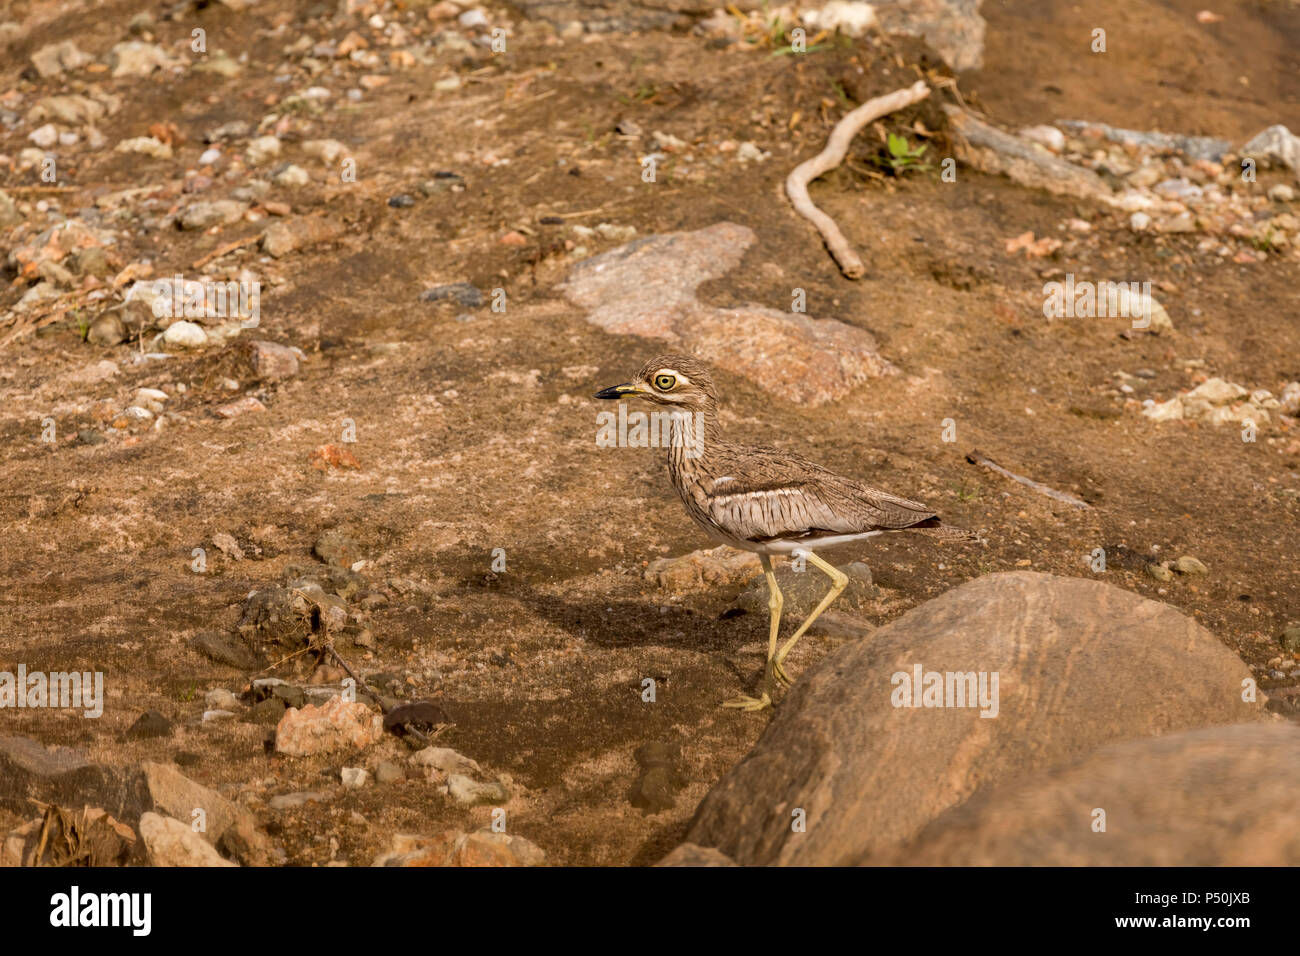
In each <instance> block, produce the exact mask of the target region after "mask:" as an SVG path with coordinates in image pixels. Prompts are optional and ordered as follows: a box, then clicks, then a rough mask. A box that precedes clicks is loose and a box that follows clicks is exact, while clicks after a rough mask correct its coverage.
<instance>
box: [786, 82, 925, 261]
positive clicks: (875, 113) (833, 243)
mask: <svg viewBox="0 0 1300 956" xmlns="http://www.w3.org/2000/svg"><path fill="white" fill-rule="evenodd" d="M929 95H930V87H928V86H926V84H925V81H924V80H917V81H916V82H915V83H913V84H912V85H911V86H909V87H907V88H906V89H902V90H896V91H895V92H893V93H889V94H887V95H885V96H877V97H876V98H875V99H872V100H867V102H865V103H863V104H862V105H861V106H859V107H858V108H857V109H855V110H853V111H852V112H850V113H847V114H845V116H844V118H843V119H841V120H840V121H839V122H838V123H836V124H835V128H834V129H833V130H831V135H830V136H829V137H828V138H827V140H826V148H825V149H823V150H822V151H821V152H820V153H818V154H817V155H816V156H814V157H813V158H812V159H808V160H804V161H803V162H802V163H800V164H799V165H798V166H796V167H795V168H794V170H793V171H792V172H791V173H790V175H789V176H787V177H786V179H785V191H786V195H788V196H789V197H790V203H791V205H793V206H794V209H795V212H797V213H799V215H801V216H803V217H804V218H805V219H807V220H809V221H810V222H811V223H812V224H813V225H814V226H816V227H817V231H818V232H820V233H821V234H822V238H823V239H824V240H826V248H828V249H829V250H830V253H831V255H832V256H833V257H834V258H835V262H836V263H837V264H838V265H839V267H840V271H841V272H843V273H844V275H845V276H846V277H848V278H850V279H860V278H862V276H863V275H864V274H865V273H866V271H867V268H866V266H864V265H863V264H862V260H861V259H859V258H858V256H857V253H855V252H854V251H853V247H852V246H850V245H849V241H848V240H847V239H845V238H844V234H843V233H842V232H840V227H839V226H837V225H835V220H834V219H832V218H831V217H830V216H828V215H826V213H824V212H822V211H821V210H820V209H818V208H817V207H816V206H815V205H813V201H812V199H810V198H809V196H808V184H809V183H810V182H812V181H813V180H814V179H816V178H817V177H818V176H821V175H823V174H825V173H828V172H830V171H831V170H832V169H834V168H835V167H836V166H838V165H839V164H840V163H841V162H843V161H844V156H845V155H846V154H847V153H848V151H849V143H850V142H852V140H853V137H854V136H856V135H857V132H858V130H860V129H862V127H864V126H866V125H867V124H868V123H872V122H875V121H876V120H878V119H880V117H882V116H885V115H887V114H889V113H892V112H894V111H895V110H901V109H902V108H903V107H905V106H911V105H912V104H913V103H918V102H920V101H921V100H923V99H925V98H926V97H927V96H929Z"/></svg>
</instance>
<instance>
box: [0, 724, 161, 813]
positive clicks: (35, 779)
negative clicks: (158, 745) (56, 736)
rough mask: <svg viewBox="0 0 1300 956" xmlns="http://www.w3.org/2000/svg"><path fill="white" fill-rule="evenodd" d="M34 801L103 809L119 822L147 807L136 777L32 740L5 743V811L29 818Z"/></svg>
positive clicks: (0, 750)
mask: <svg viewBox="0 0 1300 956" xmlns="http://www.w3.org/2000/svg"><path fill="white" fill-rule="evenodd" d="M29 798H33V799H36V800H40V801H41V802H42V803H56V804H59V805H60V806H67V807H71V806H77V807H80V806H83V805H88V806H92V807H101V808H102V809H104V810H105V811H107V812H108V813H110V814H112V815H113V816H115V817H117V818H118V819H126V818H128V817H132V816H133V814H132V812H131V808H134V807H138V806H140V804H141V802H142V797H141V795H140V793H139V790H138V781H136V780H135V779H134V777H133V776H132V775H130V774H123V773H120V772H119V771H117V770H115V769H114V768H112V767H105V766H101V765H99V764H93V763H91V762H90V761H88V760H87V759H86V758H85V757H83V756H82V755H81V754H80V753H78V752H77V751H75V750H71V749H69V748H67V747H55V748H53V749H50V750H47V749H45V747H43V746H41V745H40V744H39V743H37V742H36V741H34V740H31V739H30V738H27V737H0V808H3V809H5V810H10V811H13V812H15V813H19V814H23V815H26V814H27V813H29V812H31V809H32V805H31V803H30V802H29ZM137 812H138V811H137Z"/></svg>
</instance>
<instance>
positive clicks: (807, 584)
mask: <svg viewBox="0 0 1300 956" xmlns="http://www.w3.org/2000/svg"><path fill="white" fill-rule="evenodd" d="M840 570H841V571H843V572H844V573H845V574H846V575H848V578H849V583H848V586H847V587H845V589H844V591H843V593H841V594H840V596H839V599H838V600H837V601H836V602H835V605H834V607H835V608H836V610H838V611H853V610H857V609H861V608H863V607H865V606H866V605H867V604H869V603H870V601H871V599H872V598H874V597H875V595H876V587H875V585H874V584H873V583H872V580H871V569H870V568H869V567H867V566H866V565H865V564H863V563H862V562H861V561H854V562H852V563H851V564H846V565H844V566H843V567H842V568H840ZM776 583H777V587H779V588H780V589H781V599H782V602H783V603H782V608H781V619H782V620H783V621H793V622H799V621H801V620H803V619H804V618H805V617H807V616H808V615H809V614H811V613H812V611H813V608H815V607H816V606H817V605H818V604H819V603H820V602H821V600H822V598H824V597H825V596H826V595H827V593H828V592H829V591H830V589H831V579H830V578H828V577H827V576H826V575H825V574H823V573H822V572H821V571H819V570H818V569H817V568H816V567H814V566H813V565H812V564H808V565H807V566H806V570H804V571H801V572H800V571H795V570H794V569H793V568H791V567H790V566H789V565H788V564H785V565H783V566H781V567H778V568H777V569H776ZM767 601H768V594H767V577H766V576H764V575H762V574H760V575H758V576H757V577H754V578H752V579H750V582H749V586H748V587H747V588H746V589H745V590H744V591H743V592H742V593H741V595H740V597H738V598H737V599H736V603H737V604H738V605H739V606H740V607H741V608H743V609H744V610H745V611H747V612H748V613H750V614H761V615H763V616H766V615H767V614H768V607H767ZM815 629H816V625H814V630H815Z"/></svg>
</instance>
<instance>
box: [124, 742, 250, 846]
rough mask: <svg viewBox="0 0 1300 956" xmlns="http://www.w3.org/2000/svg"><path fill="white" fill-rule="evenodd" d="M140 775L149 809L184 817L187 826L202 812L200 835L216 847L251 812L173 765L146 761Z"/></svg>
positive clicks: (180, 817)
mask: <svg viewBox="0 0 1300 956" xmlns="http://www.w3.org/2000/svg"><path fill="white" fill-rule="evenodd" d="M140 776H141V779H142V783H143V790H142V793H143V794H144V797H145V802H144V808H145V809H147V810H154V811H157V812H161V813H165V814H167V815H168V816H171V817H175V818H176V819H177V820H183V821H185V823H186V825H187V827H188V826H189V825H192V824H193V823H194V821H195V820H196V819H199V817H196V815H195V811H196V810H199V811H202V814H201V818H202V820H203V822H204V829H203V830H202V831H200V833H199V835H200V836H201V837H202V838H203V839H205V840H207V841H208V842H209V843H211V844H212V845H213V846H216V844H217V842H218V841H219V840H220V839H221V836H222V834H224V833H225V832H226V830H227V829H228V828H229V827H231V826H233V825H234V824H235V823H236V822H237V821H238V820H239V819H241V818H243V817H248V816H249V815H250V814H249V811H247V810H245V809H244V808H243V807H240V806H238V805H237V804H234V803H232V802H230V801H229V800H227V799H226V798H225V797H223V796H222V795H221V794H219V793H217V792H216V791H215V790H212V789H210V788H208V787H205V786H203V785H202V784H200V783H195V782H194V781H193V780H191V779H190V778H189V777H187V776H185V774H183V773H181V772H180V771H179V770H177V769H176V768H175V767H173V766H171V765H170V764H164V763H155V762H154V761H151V760H145V761H143V762H141V764H140Z"/></svg>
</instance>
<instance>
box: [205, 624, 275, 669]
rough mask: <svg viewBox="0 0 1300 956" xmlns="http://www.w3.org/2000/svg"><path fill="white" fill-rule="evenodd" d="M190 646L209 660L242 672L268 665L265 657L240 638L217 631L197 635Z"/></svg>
mask: <svg viewBox="0 0 1300 956" xmlns="http://www.w3.org/2000/svg"><path fill="white" fill-rule="evenodd" d="M190 646H191V647H193V648H194V649H195V650H196V651H198V652H199V653H200V654H202V655H203V656H204V657H206V658H208V659H209V660H212V661H215V662H216V663H218V664H225V665H227V666H229V667H237V668H239V669H240V670H246V671H251V670H255V669H257V668H259V667H263V666H265V664H266V659H265V658H264V657H262V656H261V655H259V654H255V653H254V652H253V651H251V650H249V648H248V646H247V645H246V644H244V643H243V642H242V641H240V640H239V638H237V637H232V636H230V635H228V634H221V633H219V632H217V631H203V632H201V633H199V634H196V635H195V636H194V638H193V639H192V640H191V641H190Z"/></svg>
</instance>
